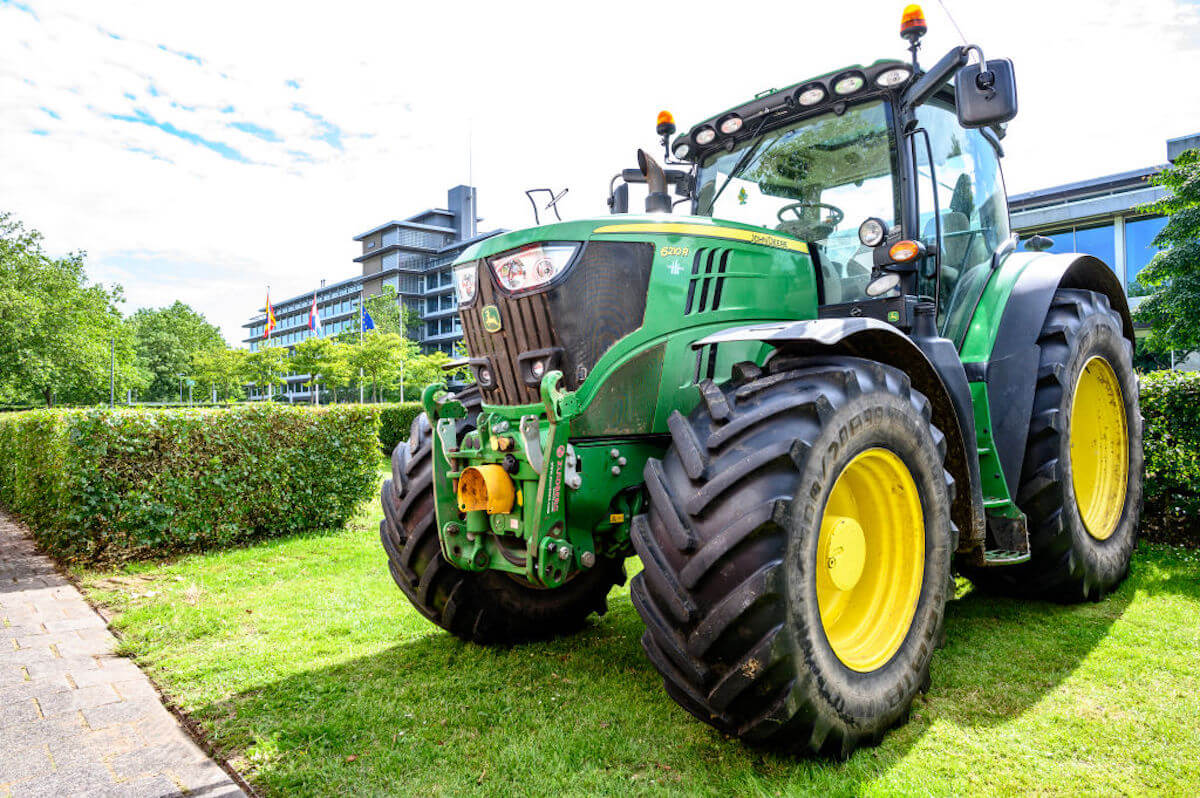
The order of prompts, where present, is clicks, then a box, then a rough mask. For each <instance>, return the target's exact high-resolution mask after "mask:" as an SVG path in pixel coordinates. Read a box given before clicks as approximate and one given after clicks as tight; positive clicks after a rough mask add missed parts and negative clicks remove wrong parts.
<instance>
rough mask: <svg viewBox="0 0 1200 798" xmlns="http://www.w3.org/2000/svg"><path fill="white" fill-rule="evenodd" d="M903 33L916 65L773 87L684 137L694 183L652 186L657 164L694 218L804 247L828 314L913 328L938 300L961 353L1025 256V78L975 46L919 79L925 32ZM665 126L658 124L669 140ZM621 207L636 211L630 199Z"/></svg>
mask: <svg viewBox="0 0 1200 798" xmlns="http://www.w3.org/2000/svg"><path fill="white" fill-rule="evenodd" d="M905 35H906V38H909V39H910V42H912V44H913V49H914V59H913V64H912V65H909V64H906V63H904V62H900V61H895V60H883V61H877V62H875V63H874V64H871V65H870V66H866V67H863V66H852V67H847V68H845V69H841V70H838V71H836V72H831V73H828V74H826V75H823V76H820V77H818V78H815V79H812V80H808V81H805V82H802V83H798V84H793V85H791V86H788V87H786V88H784V89H779V90H771V91H769V92H764V93H762V94H760V95H759V96H757V97H755V98H754V99H753V100H751V101H749V102H747V103H744V104H742V105H740V106H737V107H734V108H732V109H729V110H727V111H724V112H722V113H720V114H718V115H716V116H713V117H710V118H709V119H706V120H704V121H702V122H700V123H699V124H697V125H695V126H694V127H692V128H691V130H689V131H688V132H686V133H684V134H683V135H681V136H679V137H678V138H677V139H676V140H675V141H674V143H673V144H672V145H671V147H670V152H669V156H673V157H674V159H675V160H674V161H671V163H673V164H675V165H685V164H687V165H690V166H691V173H690V179H688V180H683V179H682V177H683V175H684V172H683V171H682V170H678V169H676V170H667V171H666V172H665V173H664V172H663V170H661V169H659V168H658V167H657V164H653V163H650V164H648V165H649V178H648V180H647V182H651V183H652V184H653V182H654V180H653V177H654V173H655V170H657V171H658V173H660V174H664V175H665V176H666V177H667V178H668V179H667V182H669V183H672V184H674V185H675V186H676V187H677V190H679V189H680V188H683V189H685V190H687V199H688V200H689V201H690V210H691V213H692V214H693V215H695V216H701V217H709V218H712V219H716V220H726V221H737V222H743V223H746V224H750V225H754V226H756V227H760V228H766V229H768V230H774V231H776V232H778V233H780V234H782V235H785V236H788V237H790V238H795V239H798V240H800V241H803V242H805V244H806V245H807V246H808V250H809V253H810V255H811V256H812V258H813V260H814V262H815V266H816V270H817V277H818V291H819V293H820V304H821V306H822V311H821V312H822V315H823V316H842V315H853V316H864V315H865V316H873V317H877V318H879V319H881V320H885V321H888V322H890V323H893V324H896V323H897V322H898V325H897V326H900V327H901V328H902V329H909V328H910V327H911V305H912V304H913V303H914V302H916V301H921V300H927V301H932V302H933V303H934V304H935V308H936V316H937V322H938V329H939V331H940V332H941V334H942V335H944V336H946V337H948V338H950V339H952V340H954V341H955V342H956V343H957V344H961V339H962V335H963V334H964V333H965V325H966V322H967V320H968V317H969V316H970V313H971V312H972V311H973V310H974V306H975V303H976V301H977V300H978V298H979V296H980V294H981V292H982V290H983V287H984V283H985V279H984V278H985V276H986V274H987V273H988V267H989V266H990V264H991V262H992V259H993V257H994V256H996V255H997V253H1000V254H1003V253H1004V252H1005V251H1007V250H1009V249H1011V248H1012V247H1013V246H1015V241H1013V240H1012V238H1011V231H1010V227H1009V219H1008V203H1007V198H1006V196H1005V192H1004V180H1003V177H1002V174H1001V171H1000V163H999V159H1000V156H1001V146H1000V139H1001V137H1002V136H1003V135H1004V128H1003V125H1004V123H1006V122H1007V121H1008V120H1010V119H1011V118H1012V117H1013V116H1014V115H1015V114H1016V90H1015V84H1014V82H1013V72H1012V67H1011V64H1010V63H1009V62H1008V61H1007V60H994V59H993V60H990V61H989V60H985V59H984V57H983V54H982V51H979V48H977V47H961V48H955V49H954V50H952V51H950V52H949V53H948V54H947V55H946V56H945V57H944V58H942V60H941V61H939V62H938V63H937V64H936V65H935V66H934V67H933V68H932V69H930V70H929V71H927V72H922V71H920V70H919V68H918V67H917V65H916V59H915V48H916V45H917V42H918V40H919V34H916V33H914V32H913V31H912V30H909V31H908V32H907V33H906V34H905ZM972 51H976V52H977V53H978V59H977V60H976V61H975V62H970V54H971V52H972ZM666 130H669V131H670V132H672V133H673V132H674V124H673V122H670V121H669V116H668V124H667V125H664V115H660V118H659V132H660V133H663V134H664V145H665V144H666V143H667V134H666V133H665V131H666ZM639 158H640V159H641V162H642V163H643V164H646V162H647V158H648V156H646V155H645V154H644V153H642V154H640V155H639ZM649 161H651V162H652V161H653V159H649ZM626 171H627V172H633V176H634V179H637V176H638V174H639V173H638V172H635V170H626ZM640 174H642V175H647V172H646V171H645V170H642V171H641V173H640ZM622 176H626V175H622ZM638 182H641V181H638ZM651 196H652V197H653V196H654V190H653V188H652V192H651ZM610 204H611V205H612V206H613V208H614V212H616V211H620V210H625V209H627V206H628V201H627V194H626V195H625V198H623V199H620V200H614V201H612V202H610ZM675 204H678V203H675ZM672 207H673V204H672V203H665V204H664V203H661V202H660V203H658V204H657V205H656V206H654V207H652V206H651V204H650V201H649V200H648V204H647V210H648V211H652V210H659V211H665V212H670V211H671V209H672ZM905 297H909V298H910V299H909V301H905V299H904V298H905Z"/></svg>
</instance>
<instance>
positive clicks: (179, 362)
mask: <svg viewBox="0 0 1200 798" xmlns="http://www.w3.org/2000/svg"><path fill="white" fill-rule="evenodd" d="M130 321H131V322H132V324H133V327H134V330H135V331H136V333H137V348H138V360H139V362H140V364H141V366H142V368H144V369H145V370H146V371H147V372H149V374H150V376H151V381H150V387H149V389H148V391H147V394H148V398H150V399H153V400H159V401H162V400H169V399H171V398H173V397H175V395H176V391H178V389H179V375H180V374H190V373H191V366H192V358H193V356H194V355H196V354H197V353H199V352H208V351H211V350H214V349H226V348H227V346H226V344H225V339H224V338H223V337H221V331H220V330H218V329H217V328H216V327H215V326H214V325H212V324H209V323H208V320H207V319H205V318H204V316H202V315H201V314H199V313H197V312H196V311H195V310H193V309H192V308H191V307H189V306H188V305H185V304H184V303H183V302H179V301H176V302H175V303H174V304H173V305H170V306H168V307H165V308H142V309H141V310H138V311H137V312H136V313H134V314H133V316H132V317H131V319H130Z"/></svg>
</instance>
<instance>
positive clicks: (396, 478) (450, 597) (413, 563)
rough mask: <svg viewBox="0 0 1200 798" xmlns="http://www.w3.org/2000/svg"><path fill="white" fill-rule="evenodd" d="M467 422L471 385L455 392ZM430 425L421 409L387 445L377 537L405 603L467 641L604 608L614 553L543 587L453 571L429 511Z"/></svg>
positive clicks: (485, 640) (552, 633)
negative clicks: (388, 464) (388, 472)
mask: <svg viewBox="0 0 1200 798" xmlns="http://www.w3.org/2000/svg"><path fill="white" fill-rule="evenodd" d="M458 398H459V400H460V401H462V402H463V404H464V405H466V407H467V411H468V412H467V418H466V419H463V420H462V421H460V422H459V427H460V428H459V433H460V434H461V433H462V432H464V431H465V430H467V429H471V428H474V426H475V419H476V417H477V415H478V411H479V403H480V400H479V392H478V390H477V389H473V388H471V389H468V390H467V391H464V392H463V393H462V394H460V395H459V397H458ZM432 444H433V430H432V428H431V426H430V424H429V419H427V418H426V417H425V414H424V413H422V414H421V415H419V416H417V418H416V419H414V420H413V423H412V427H411V428H410V430H409V439H408V441H406V442H402V443H400V444H399V445H398V446H396V449H395V451H393V452H392V478H391V479H389V480H386V481H385V482H384V483H383V489H382V491H381V499H382V502H383V521H382V522H380V524H379V537H380V540H382V542H383V548H384V550H385V551H386V552H387V558H388V570H389V571H391V574H392V578H393V579H394V580H395V581H396V584H397V585H398V586H399V587H400V590H401V591H403V593H404V595H405V596H407V597H408V600H409V601H410V602H412V605H413V606H414V607H416V608H417V610H418V611H419V612H420V613H421V614H422V615H424V616H425V617H426V618H428V619H429V620H431V621H433V622H434V623H435V624H437V625H438V626H440V627H442V628H443V629H445V630H446V631H448V632H450V633H451V634H453V635H455V636H456V637H460V638H462V639H463V640H467V641H469V642H472V643H482V644H501V645H503V644H511V643H519V642H523V641H527V640H541V639H547V638H551V637H556V636H558V635H565V634H570V633H572V632H575V631H577V630H578V629H579V628H580V627H582V626H583V624H584V621H585V620H586V619H587V617H588V616H589V615H591V614H592V613H593V612H597V613H599V614H601V615H603V614H604V613H605V612H606V611H607V609H608V603H607V599H606V596H607V595H608V592H609V590H611V589H612V586H613V585H614V584H623V583H624V582H625V570H624V565H623V563H622V562H621V561H619V560H609V559H605V558H599V559H598V560H597V562H596V565H595V566H594V567H593V568H591V569H590V570H588V571H585V572H583V573H581V574H579V576H577V577H575V578H574V579H572V580H571V581H569V582H567V584H565V585H563V586H562V587H559V588H555V589H553V590H546V589H541V588H537V587H533V586H531V585H528V584H525V583H523V582H520V581H518V580H517V579H514V578H513V577H511V576H509V575H507V574H504V573H500V572H496V571H479V572H475V571H461V570H459V569H458V568H455V567H454V566H453V565H451V564H450V563H449V562H447V561H446V558H445V557H443V556H442V550H441V545H440V541H439V539H438V533H437V522H436V518H435V515H434V497H433V470H432V460H433V446H432Z"/></svg>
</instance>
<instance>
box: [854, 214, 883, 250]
mask: <svg viewBox="0 0 1200 798" xmlns="http://www.w3.org/2000/svg"><path fill="white" fill-rule="evenodd" d="M885 238H887V225H886V224H884V222H883V219H879V218H877V217H875V216H872V217H871V218H869V219H867V220H866V221H865V222H863V223H862V224H860V225H859V226H858V240H859V241H860V242H862V245H863V246H864V247H877V246H879V245H880V244H882V243H883V239H885Z"/></svg>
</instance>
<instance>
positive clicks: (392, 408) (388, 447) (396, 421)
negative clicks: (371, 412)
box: [370, 402, 424, 457]
mask: <svg viewBox="0 0 1200 798" xmlns="http://www.w3.org/2000/svg"><path fill="white" fill-rule="evenodd" d="M370 407H373V408H376V412H378V413H379V447H380V448H381V449H383V453H384V454H386V455H388V456H389V457H390V456H391V454H392V450H393V449H395V448H396V444H398V443H400V441H405V440H408V430H409V427H411V426H412V422H413V419H414V418H416V417H417V416H419V415H420V414H421V413H422V412H424V411H423V409H422V407H421V403H420V402H395V403H392V404H385V405H370Z"/></svg>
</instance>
